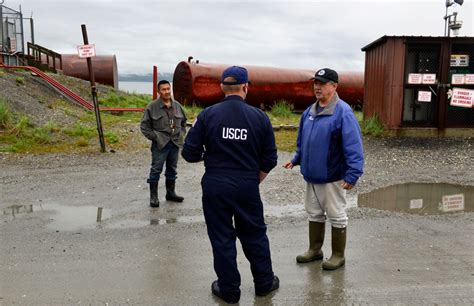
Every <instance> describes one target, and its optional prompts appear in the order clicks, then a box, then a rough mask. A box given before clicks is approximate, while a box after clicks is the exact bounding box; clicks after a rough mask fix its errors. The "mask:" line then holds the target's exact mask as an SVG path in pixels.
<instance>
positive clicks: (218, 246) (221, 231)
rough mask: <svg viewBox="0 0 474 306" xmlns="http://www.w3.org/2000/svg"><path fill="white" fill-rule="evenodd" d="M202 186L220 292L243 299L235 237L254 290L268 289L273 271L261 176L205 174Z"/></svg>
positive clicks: (204, 208)
mask: <svg viewBox="0 0 474 306" xmlns="http://www.w3.org/2000/svg"><path fill="white" fill-rule="evenodd" d="M201 185H202V203H203V210H204V217H205V220H206V225H207V233H208V235H209V239H210V240H211V244H212V251H213V254H214V270H215V271H216V274H217V277H218V284H219V288H220V290H221V292H222V293H223V294H225V295H232V296H239V297H240V289H239V286H240V274H239V270H238V269H237V261H236V258H237V249H236V245H235V240H236V237H238V238H239V240H240V243H241V244H242V249H243V251H244V254H245V257H247V259H248V261H249V262H250V269H251V271H252V275H253V278H254V285H255V289H256V290H259V291H267V290H269V289H270V287H271V285H272V281H273V270H272V262H271V258H270V245H269V242H268V238H267V234H266V232H267V226H266V224H265V222H264V217H263V204H262V201H261V199H260V191H259V179H258V177H256V175H254V176H252V177H249V176H248V175H247V176H246V177H245V176H239V175H234V174H232V175H230V174H228V175H227V174H226V175H223V174H218V175H216V174H209V173H208V172H207V171H206V173H205V174H204V176H203V178H202V181H201Z"/></svg>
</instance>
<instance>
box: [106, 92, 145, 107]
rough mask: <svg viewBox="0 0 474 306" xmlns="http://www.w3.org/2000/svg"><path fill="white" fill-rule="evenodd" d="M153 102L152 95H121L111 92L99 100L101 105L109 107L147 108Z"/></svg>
mask: <svg viewBox="0 0 474 306" xmlns="http://www.w3.org/2000/svg"><path fill="white" fill-rule="evenodd" d="M151 100H152V97H151V95H141V94H120V93H117V92H115V91H110V92H108V93H107V94H105V95H104V97H100V98H99V105H101V106H107V107H129V108H137V107H143V108H145V107H146V106H147V105H148V103H150V102H151Z"/></svg>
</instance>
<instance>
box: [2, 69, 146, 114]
mask: <svg viewBox="0 0 474 306" xmlns="http://www.w3.org/2000/svg"><path fill="white" fill-rule="evenodd" d="M0 68H5V69H24V70H30V71H31V72H33V73H35V74H36V75H38V76H39V77H40V78H42V79H43V80H45V81H46V82H47V83H49V84H50V85H51V86H53V87H54V88H56V89H58V90H59V91H60V92H61V93H63V94H64V95H66V96H68V97H69V98H71V99H72V100H73V101H75V102H76V103H78V104H79V105H81V106H82V107H84V108H86V109H87V110H90V111H92V110H94V105H93V104H92V103H90V102H89V101H87V100H85V99H83V98H82V97H81V96H79V95H77V94H76V93H74V92H73V91H71V90H70V89H69V88H67V87H66V86H64V85H62V84H61V83H59V82H58V81H56V80H55V79H53V78H52V77H50V76H49V75H47V74H46V73H44V72H43V71H41V70H40V69H38V68H36V67H33V66H6V65H3V64H0ZM99 110H101V111H107V112H143V110H144V108H140V107H137V108H127V107H99Z"/></svg>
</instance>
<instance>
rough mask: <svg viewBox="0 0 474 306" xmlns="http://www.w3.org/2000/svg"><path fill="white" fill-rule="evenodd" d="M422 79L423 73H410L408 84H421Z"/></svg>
mask: <svg viewBox="0 0 474 306" xmlns="http://www.w3.org/2000/svg"><path fill="white" fill-rule="evenodd" d="M422 77H423V75H422V74H421V73H409V74H408V84H421V80H422Z"/></svg>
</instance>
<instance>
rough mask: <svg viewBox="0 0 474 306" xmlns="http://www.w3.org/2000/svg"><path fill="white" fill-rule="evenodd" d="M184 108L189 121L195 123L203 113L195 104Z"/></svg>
mask: <svg viewBox="0 0 474 306" xmlns="http://www.w3.org/2000/svg"><path fill="white" fill-rule="evenodd" d="M183 108H184V113H185V114H186V118H188V122H189V121H191V122H192V121H194V119H196V118H197V116H198V115H199V113H200V112H202V110H203V108H202V107H200V106H197V105H196V104H194V103H193V105H186V106H183Z"/></svg>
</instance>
